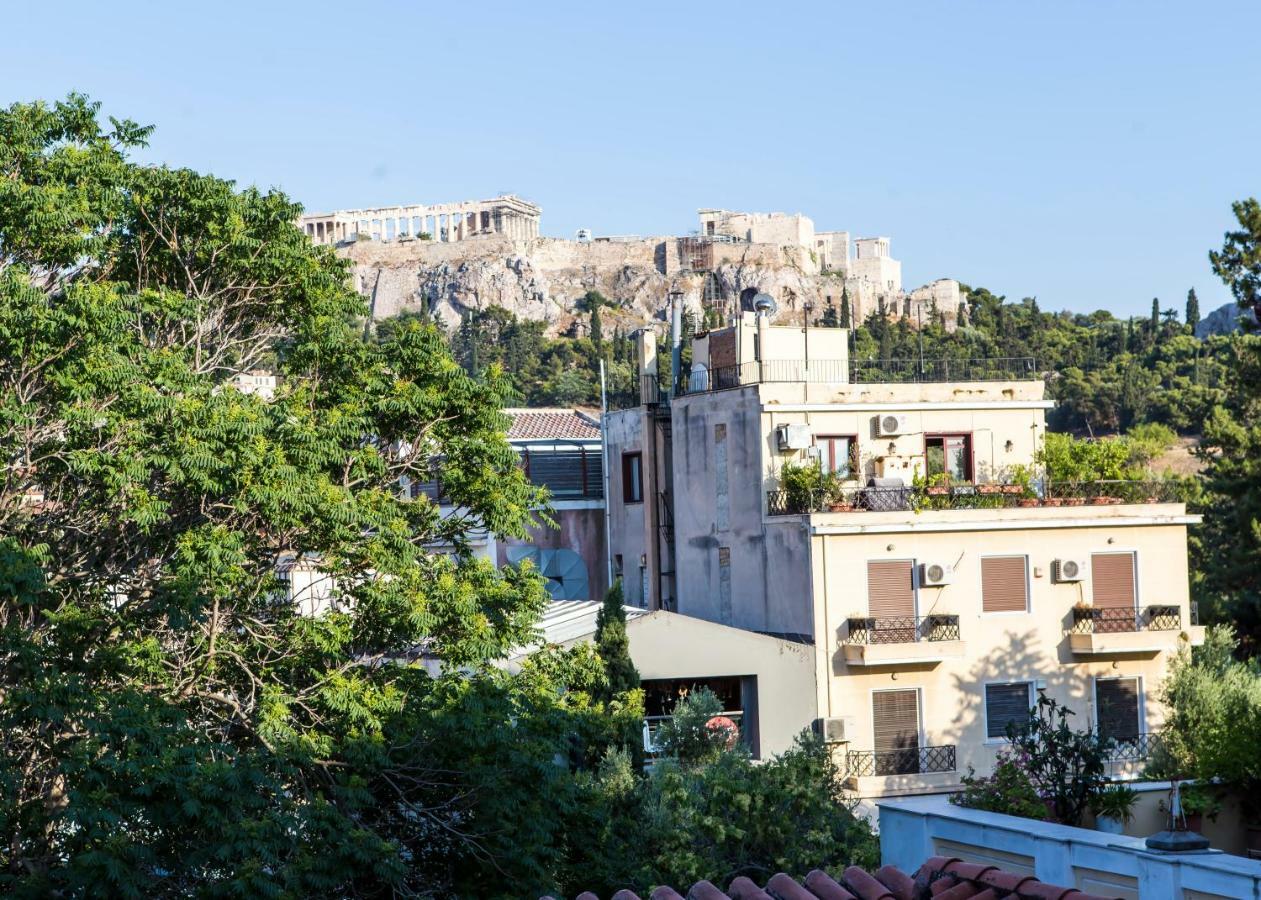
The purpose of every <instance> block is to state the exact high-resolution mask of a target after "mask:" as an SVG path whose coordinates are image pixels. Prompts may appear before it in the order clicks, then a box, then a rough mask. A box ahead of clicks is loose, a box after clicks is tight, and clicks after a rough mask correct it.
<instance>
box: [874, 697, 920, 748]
mask: <svg viewBox="0 0 1261 900" xmlns="http://www.w3.org/2000/svg"><path fill="white" fill-rule="evenodd" d="M871 720H872V726H873V728H874V729H875V750H876V752H877V753H879V752H882V751H888V750H908V749H910V750H914V749H917V748H918V747H919V692H918V691H914V690H907V691H876V693H874V694H872V695H871Z"/></svg>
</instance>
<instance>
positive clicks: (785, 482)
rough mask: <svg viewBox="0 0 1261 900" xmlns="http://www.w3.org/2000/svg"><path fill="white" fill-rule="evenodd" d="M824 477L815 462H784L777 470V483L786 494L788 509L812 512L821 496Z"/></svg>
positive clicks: (797, 511) (798, 511)
mask: <svg viewBox="0 0 1261 900" xmlns="http://www.w3.org/2000/svg"><path fill="white" fill-rule="evenodd" d="M825 477H826V476H824V474H823V470H822V469H821V468H820V467H819V466H818V464H816V463H813V462H807V463H792V462H789V463H784V465H783V466H782V467H781V468H780V470H779V483H780V486H781V487H782V488H783V490H784V493H785V494H786V495H787V501H788V509H789V511H790V512H794V513H808V512H812V511H813V510H814V508H815V505H816V504H817V503H818V502H819V500H820V499H822V497H823V493H824V487H825V484H824V482H825Z"/></svg>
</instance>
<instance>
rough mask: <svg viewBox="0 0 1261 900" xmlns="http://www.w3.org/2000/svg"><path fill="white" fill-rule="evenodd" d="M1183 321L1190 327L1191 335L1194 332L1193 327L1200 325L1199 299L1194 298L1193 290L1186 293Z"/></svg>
mask: <svg viewBox="0 0 1261 900" xmlns="http://www.w3.org/2000/svg"><path fill="white" fill-rule="evenodd" d="M1184 321H1186V323H1187V325H1189V326H1190V327H1191V331H1192V333H1194V332H1195V326H1196V325H1199V324H1200V298H1199V297H1197V296H1195V288H1191V290H1189V291H1187V310H1186V316H1185V319H1184Z"/></svg>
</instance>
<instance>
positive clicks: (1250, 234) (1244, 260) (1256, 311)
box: [1208, 197, 1261, 322]
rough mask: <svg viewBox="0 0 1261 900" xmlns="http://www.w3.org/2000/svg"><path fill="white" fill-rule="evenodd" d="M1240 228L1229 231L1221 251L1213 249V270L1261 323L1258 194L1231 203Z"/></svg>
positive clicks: (1259, 213) (1237, 301)
mask: <svg viewBox="0 0 1261 900" xmlns="http://www.w3.org/2000/svg"><path fill="white" fill-rule="evenodd" d="M1231 210H1232V211H1233V212H1234V214H1235V219H1236V221H1238V222H1239V230H1237V231H1228V232H1226V238H1225V240H1224V242H1223V243H1222V249H1221V250H1214V251H1211V252H1210V253H1209V255H1208V257H1209V262H1210V263H1212V265H1213V272H1214V273H1215V274H1216V275H1217V277H1219V278H1220V279H1221V280H1222V281H1224V282H1225V283H1226V286H1227V287H1228V288H1230V293H1231V295H1232V296H1233V297H1234V298H1235V302H1236V303H1237V304H1238V305H1239V307H1240V308H1241V309H1251V310H1252V312H1253V316H1254V321H1256V322H1261V203H1258V202H1257V200H1256V198H1255V197H1249V198H1248V199H1247V200H1240V201H1238V202H1236V203H1233V204H1231Z"/></svg>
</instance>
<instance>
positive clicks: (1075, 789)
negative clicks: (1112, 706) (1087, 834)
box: [1007, 694, 1109, 825]
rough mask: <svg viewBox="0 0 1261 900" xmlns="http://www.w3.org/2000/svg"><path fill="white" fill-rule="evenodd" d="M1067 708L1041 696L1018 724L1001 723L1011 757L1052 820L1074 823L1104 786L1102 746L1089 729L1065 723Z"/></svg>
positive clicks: (1104, 749) (1104, 745) (1104, 753)
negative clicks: (1031, 785) (1083, 729)
mask: <svg viewBox="0 0 1261 900" xmlns="http://www.w3.org/2000/svg"><path fill="white" fill-rule="evenodd" d="M1072 715H1073V711H1072V710H1070V709H1068V708H1067V707H1065V706H1061V705H1060V704H1059V703H1058V702H1057V701H1055V700H1053V699H1051V698H1049V697H1047V696H1046V695H1045V694H1039V695H1038V704H1037V706H1036V707H1034V709H1033V710H1032V712H1031V713H1030V715H1029V720H1028V721H1027V722H1025V723H1022V724H1017V723H1015V722H1013V723H1011V724H1009V725H1008V726H1007V736H1008V739H1009V740H1010V741H1011V742H1012V754H1013V758H1014V759H1015V760H1016V761H1017V764H1018V765H1019V766H1020V767H1021V768H1022V769H1023V770H1024V771H1025V772H1026V773H1027V774H1028V776H1029V780H1030V781H1031V782H1032V784H1033V786H1034V789H1035V790H1036V791H1037V793H1038V796H1039V797H1041V798H1042V799H1043V800H1044V801H1045V802H1046V809H1047V811H1048V812H1049V813H1050V814H1051V815H1052V816H1053V817H1054V819H1055V821H1057V822H1062V823H1063V824H1065V825H1080V824H1081V821H1082V816H1083V814H1084V813H1085V812H1086V809H1087V808H1088V807H1089V806H1090V804H1091V803H1092V802H1094V800H1095V798H1096V797H1098V795H1099V794H1100V792H1101V791H1102V790H1103V789H1104V787H1105V785H1106V780H1105V778H1104V771H1105V769H1106V767H1107V758H1108V749H1109V748H1108V746H1107V742H1106V741H1101V740H1099V738H1098V737H1097V736H1096V735H1095V734H1094V732H1092V731H1090V730H1089V729H1087V730H1085V731H1076V730H1074V729H1073V727H1072V726H1071V725H1070V724H1069V721H1068V720H1069V717H1070V716H1072Z"/></svg>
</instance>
